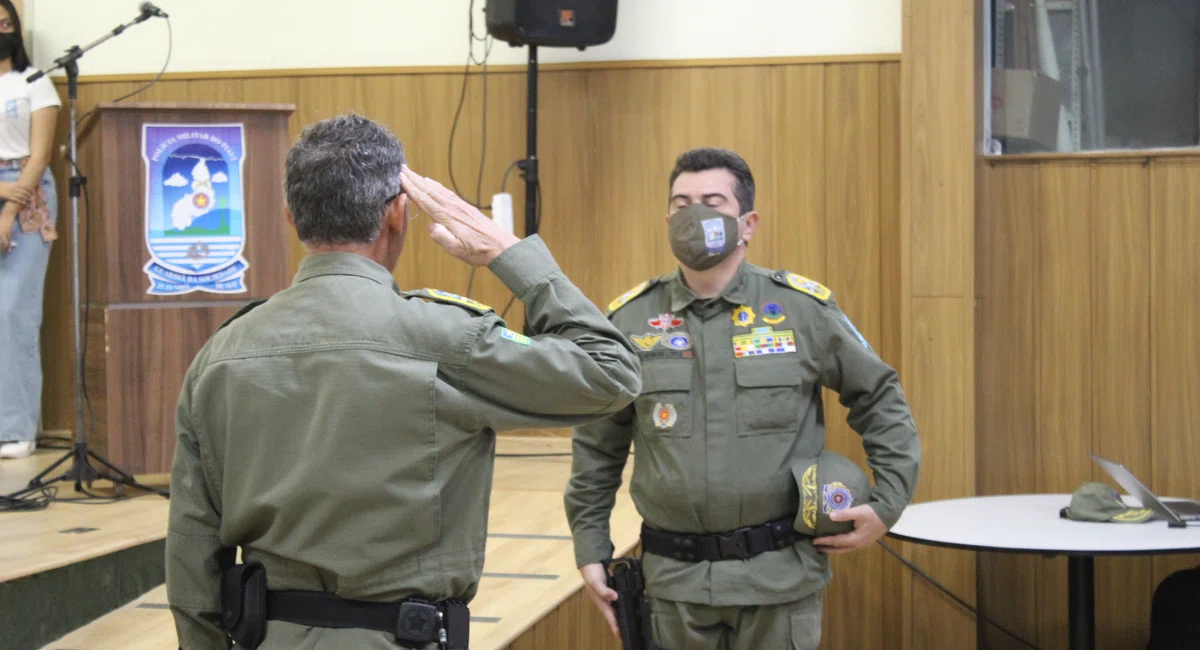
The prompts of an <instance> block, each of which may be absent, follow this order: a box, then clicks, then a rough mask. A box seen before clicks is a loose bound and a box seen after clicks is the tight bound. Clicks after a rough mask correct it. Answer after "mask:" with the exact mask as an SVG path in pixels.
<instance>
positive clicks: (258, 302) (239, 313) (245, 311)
mask: <svg viewBox="0 0 1200 650" xmlns="http://www.w3.org/2000/svg"><path fill="white" fill-rule="evenodd" d="M266 301H267V299H266V298H263V299H261V300H251V301H250V302H248V303H246V304H245V305H242V308H241V309H239V310H237V312H235V313H234V314H233V315H232V316H230V317H229V318H228V319H226V321H225V322H224V323H221V326H220V327H218V328H217V331H218V332H219V331H221V330H223V329H225V326H227V325H229V324H230V323H232V322H233V321H235V320H237V319H239V318H241V317H242V316H245V315H246V314H249V313H250V310H251V309H254V308H255V307H257V306H259V305H261V304H263V303H264V302H266Z"/></svg>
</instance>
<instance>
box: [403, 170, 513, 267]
mask: <svg viewBox="0 0 1200 650" xmlns="http://www.w3.org/2000/svg"><path fill="white" fill-rule="evenodd" d="M400 185H401V186H402V187H403V188H404V191H405V193H406V194H408V197H409V199H410V200H411V201H413V202H414V203H416V204H417V207H418V208H420V209H421V210H422V211H423V212H425V213H426V214H428V215H429V216H430V218H432V219H433V223H432V224H430V225H429V236H430V237H431V238H433V241H435V242H437V243H438V244H439V245H440V246H441V247H442V248H444V249H446V252H448V253H450V254H451V255H453V256H454V257H456V258H458V259H460V260H462V261H464V262H466V263H467V264H471V265H473V266H487V265H489V264H491V263H492V260H494V259H496V257H498V256H499V255H500V253H503V252H504V251H505V250H507V249H508V247H509V246H512V245H513V244H515V243H517V242H518V241H520V240H519V239H517V238H516V236H514V235H513V234H511V233H508V232H505V231H504V230H503V229H501V228H500V226H498V225H496V222H494V221H492V220H491V219H489V218H487V216H485V215H484V214H483V213H482V212H480V211H479V210H478V209H476V208H475V207H474V206H472V205H471V204H470V203H467V202H466V201H464V200H462V199H461V198H459V197H458V195H456V194H455V193H454V192H451V191H450V190H448V189H446V188H445V187H443V186H442V184H441V183H439V182H437V181H435V180H433V179H431V178H425V177H424V176H421V175H420V174H417V173H415V172H413V171H412V170H411V169H409V168H408V166H407V165H405V166H404V168H403V169H402V171H401V173H400Z"/></svg>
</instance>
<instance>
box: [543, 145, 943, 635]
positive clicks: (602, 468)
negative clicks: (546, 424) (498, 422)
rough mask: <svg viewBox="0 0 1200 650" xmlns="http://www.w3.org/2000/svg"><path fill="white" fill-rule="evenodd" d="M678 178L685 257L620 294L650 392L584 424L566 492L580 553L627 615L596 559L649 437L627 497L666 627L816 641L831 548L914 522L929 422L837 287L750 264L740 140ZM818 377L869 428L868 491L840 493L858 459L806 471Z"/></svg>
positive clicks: (859, 544) (747, 179) (582, 563)
mask: <svg viewBox="0 0 1200 650" xmlns="http://www.w3.org/2000/svg"><path fill="white" fill-rule="evenodd" d="M670 188H671V190H670V211H669V212H670V216H669V217H668V219H667V226H668V228H667V232H668V234H669V237H670V244H671V249H672V250H673V251H674V254H675V256H676V258H677V259H678V261H679V263H680V267H679V268H678V270H677V271H676V272H674V273H671V274H670V275H666V276H662V277H657V278H653V279H651V280H649V281H647V282H643V283H642V284H640V285H638V286H636V287H634V288H633V289H631V290H629V291H628V292H626V293H625V294H623V295H622V296H620V297H618V298H617V299H616V300H614V301H613V302H612V303H611V304H610V305H609V306H608V309H609V319H610V320H611V321H612V322H613V323H614V324H615V325H616V326H617V328H618V329H619V330H621V332H623V333H624V334H625V335H627V336H628V337H629V339H630V340H631V341H632V342H633V343H634V344H635V346H636V347H637V352H638V354H639V356H640V357H641V361H642V391H641V394H640V395H639V396H638V398H637V400H636V401H635V402H634V403H633V404H632V405H630V407H628V408H626V409H624V410H622V411H620V412H619V413H618V414H616V415H615V416H613V417H611V418H608V419H606V420H602V421H598V422H595V423H592V424H587V425H583V426H580V427H578V428H576V429H575V431H574V434H573V440H574V460H573V467H572V476H571V479H570V483H569V485H568V487H567V490H566V495H565V502H566V509H567V515H568V519H569V521H570V525H571V530H572V534H573V536H574V543H575V552H576V562H577V564H578V566H579V567H580V570H581V572H582V574H583V576H584V579H585V581H586V582H587V585H588V587H587V588H588V591H589V594H590V595H591V596H592V599H593V601H595V602H596V604H597V605H598V606H599V607H600V608H601V609H602V610H603V611H604V613H605V615H606V617H607V618H608V620H609V624H610V625H615V623H614V622H613V615H612V608H611V604H610V603H611V601H612V600H614V599H615V598H616V593H615V592H613V591H612V590H610V589H608V588H607V587H606V586H605V576H604V570H603V568H602V566H601V564H600V563H601V562H602V561H605V560H607V559H610V558H611V556H612V552H613V546H612V543H611V541H610V537H609V516H610V513H611V510H612V507H613V503H614V499H615V493H616V490H617V489H618V487H619V486H620V484H621V473H622V470H623V469H624V466H625V463H626V460H627V458H628V456H629V453H630V446H631V442H634V443H636V445H635V446H636V453H635V454H634V468H633V478H632V482H631V484H630V493H631V495H632V497H633V500H634V503H635V504H636V506H637V508H638V512H639V513H640V514H641V516H642V518H643V521H644V525H643V529H642V547H643V551H644V555H643V558H642V561H643V569H644V572H645V584H646V586H645V593H646V597H647V600H648V601H649V603H650V612H651V615H652V628H653V633H654V637H655V641H656V643H657V644H659V645H661V646H662V647H664V648H666V649H667V650H692V649H708V648H712V649H716V648H730V649H732V650H739V649H741V650H751V649H761V648H793V647H795V648H797V649H798V650H804V649H807V648H814V649H815V648H817V646H818V643H819V640H820V631H821V614H822V594H823V590H824V587H825V585H826V584H827V583H828V582H829V580H830V579H831V577H832V574H831V571H830V569H829V566H828V558H827V557H826V555H825V554H826V553H844V552H848V551H852V550H855V549H859V548H863V547H865V546H867V545H869V544H872V543H873V542H875V540H877V539H878V538H879V537H880V536H882V535H883V534H884V533H885V532H886V531H887V529H888V528H889V527H891V526H892V525H893V524H895V522H896V521H897V519H899V517H900V514H901V512H902V511H903V509H904V508H905V506H906V505H907V504H908V503H909V501H910V500H911V498H912V495H913V490H914V488H915V485H916V482H917V473H918V467H919V463H920V446H919V442H918V439H917V431H916V428H915V426H914V424H913V419H912V416H911V413H910V411H909V407H908V404H907V403H906V401H905V397H904V393H903V392H902V390H901V387H900V383H899V381H898V378H897V374H896V372H895V371H894V370H893V369H892V368H890V367H888V365H887V364H885V363H884V362H883V361H882V360H880V358H879V356H878V355H876V353H875V352H874V351H873V350H872V349H871V346H870V345H869V344H868V342H867V341H866V340H865V339H864V338H863V337H862V335H860V334H859V332H858V331H857V330H856V329H855V327H854V325H853V324H851V322H850V320H849V319H848V318H847V317H846V314H844V313H843V312H842V310H841V309H839V308H838V306H837V304H836V302H835V301H834V298H833V295H832V292H831V291H830V290H829V289H827V288H826V287H824V286H822V285H821V284H819V283H817V282H815V281H813V280H809V279H807V278H804V277H802V276H800V275H797V274H795V273H791V272H789V271H786V270H780V271H770V270H766V269H762V268H759V267H757V266H754V265H752V264H750V263H748V262H746V260H745V257H746V246H747V244H748V243H749V242H750V240H751V238H752V236H753V235H754V231H755V227H756V226H757V225H758V221H759V215H758V213H757V212H755V211H754V179H753V176H752V175H751V173H750V169H749V167H748V166H747V164H746V163H745V161H744V160H742V158H741V157H740V156H738V155H737V154H735V153H733V152H731V151H727V150H722V149H696V150H692V151H688V152H686V153H684V154H682V155H681V156H680V157H679V158H678V160H677V161H676V165H675V169H674V171H673V172H672V173H671V178H670ZM823 388H828V389H830V390H832V391H835V392H836V393H837V394H838V396H839V399H840V401H841V403H842V404H843V405H845V406H846V407H848V408H849V417H848V422H849V424H850V426H851V427H852V428H853V429H854V430H855V431H856V432H857V433H858V434H860V435H861V436H862V441H863V447H864V449H865V450H866V453H867V462H868V464H869V465H870V467H871V469H872V470H873V474H874V478H875V482H874V486H873V487H872V488H870V490H869V492H868V493H867V494H860V495H858V496H857V497H856V496H855V494H854V492H855V491H854V490H847V489H845V482H846V480H852V479H851V478H847V477H846V471H845V467H844V465H846V464H850V465H852V463H849V462H848V461H847V462H846V463H843V464H842V470H841V471H832V470H831V471H830V472H828V473H827V474H828V475H829V476H832V477H833V478H831V479H827V480H826V481H824V482H822V483H820V484H816V483H813V481H814V480H816V479H814V477H815V476H816V474H815V472H808V473H807V474H806V471H807V468H810V467H814V466H815V464H816V461H815V460H814V459H817V458H824V457H828V456H829V454H828V452H825V453H824V454H823V449H824V445H825V418H824V413H823V410H822V401H821V393H822V389H823ZM859 473H860V474H861V470H860V471H859ZM806 476H807V477H808V478H807V479H806V478H805V477H806ZM839 478H841V479H846V480H837V479H839ZM863 478H864V480H865V476H864V477H863ZM806 482H807V483H809V485H808V488H810V489H809V496H810V497H811V496H812V490H816V491H817V493H818V494H819V496H820V498H819V499H818V500H817V502H816V503H819V512H818V513H808V515H814V514H819V515H820V518H826V517H827V518H828V519H829V520H831V521H832V522H841V523H842V527H843V530H846V531H847V532H843V533H841V534H832V535H831V534H827V533H823V532H822V531H823V530H826V531H827V530H829V527H828V526H825V527H822V526H818V525H805V524H804V522H805V521H814V522H815V519H814V518H813V517H812V516H808V515H806V514H805V513H804V512H801V510H802V509H803V507H804V503H813V502H812V501H811V499H802V498H801V493H802V491H804V490H805V488H806V486H805V483H806ZM868 485H869V483H868ZM813 507H816V506H813Z"/></svg>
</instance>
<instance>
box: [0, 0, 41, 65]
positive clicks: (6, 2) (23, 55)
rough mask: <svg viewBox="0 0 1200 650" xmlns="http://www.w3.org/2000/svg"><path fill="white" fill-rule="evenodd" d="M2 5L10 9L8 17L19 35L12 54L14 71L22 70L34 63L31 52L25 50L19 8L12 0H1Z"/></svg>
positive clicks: (7, 9) (0, 4)
mask: <svg viewBox="0 0 1200 650" xmlns="http://www.w3.org/2000/svg"><path fill="white" fill-rule="evenodd" d="M0 7H3V8H4V9H5V10H6V11H8V18H9V20H11V21H12V24H13V33H14V34H16V35H17V48H16V49H15V50H14V51H13V55H12V67H13V72H21V71H23V70H25V69H26V68H28V67H30V66H32V65H33V63H31V62H30V60H29V52H27V51H25V33H24V30H23V29H21V16H20V15H19V14H18V13H17V8H16V7H14V6H13V3H12V0H0Z"/></svg>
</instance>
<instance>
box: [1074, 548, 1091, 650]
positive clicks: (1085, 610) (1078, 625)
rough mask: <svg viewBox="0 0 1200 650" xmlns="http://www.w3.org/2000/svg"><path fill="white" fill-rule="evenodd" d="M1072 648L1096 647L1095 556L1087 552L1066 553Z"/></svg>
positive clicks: (1089, 648)
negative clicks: (1078, 553) (1084, 553)
mask: <svg viewBox="0 0 1200 650" xmlns="http://www.w3.org/2000/svg"><path fill="white" fill-rule="evenodd" d="M1067 582H1068V583H1069V587H1068V591H1069V593H1068V600H1067V607H1068V608H1069V611H1070V622H1069V625H1070V630H1071V637H1070V638H1071V643H1070V648H1071V650H1095V647H1096V596H1095V589H1096V560H1095V558H1093V557H1092V556H1090V555H1071V556H1068V557H1067Z"/></svg>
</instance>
